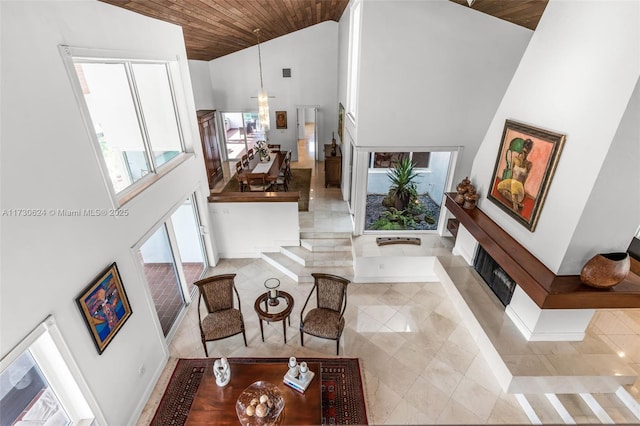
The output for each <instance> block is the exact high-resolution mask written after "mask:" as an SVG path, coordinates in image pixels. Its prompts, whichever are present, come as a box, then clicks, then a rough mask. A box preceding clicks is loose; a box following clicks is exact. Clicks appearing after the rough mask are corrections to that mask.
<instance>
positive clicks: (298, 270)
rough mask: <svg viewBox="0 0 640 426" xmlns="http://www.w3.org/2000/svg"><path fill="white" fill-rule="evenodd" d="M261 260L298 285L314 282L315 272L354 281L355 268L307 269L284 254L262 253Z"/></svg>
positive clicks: (318, 267)
mask: <svg viewBox="0 0 640 426" xmlns="http://www.w3.org/2000/svg"><path fill="white" fill-rule="evenodd" d="M261 258H262V259H263V260H264V261H265V262H267V263H269V264H270V265H271V266H273V267H274V268H276V269H277V270H279V271H280V272H282V273H284V274H285V275H287V276H288V277H289V278H291V279H292V280H294V281H296V282H298V283H310V282H313V277H312V276H311V273H313V272H321V273H326V274H333V275H338V276H341V277H344V278H347V279H349V280H353V266H313V267H305V266H303V265H301V264H300V263H298V262H296V261H294V260H293V259H291V258H290V257H288V256H286V255H285V254H283V253H262V254H261Z"/></svg>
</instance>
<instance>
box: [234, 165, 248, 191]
mask: <svg viewBox="0 0 640 426" xmlns="http://www.w3.org/2000/svg"><path fill="white" fill-rule="evenodd" d="M236 180H237V181H238V187H239V188H240V192H244V190H245V189H246V187H247V177H246V175H245V173H244V169H243V168H242V163H241V162H240V161H238V162H237V163H236Z"/></svg>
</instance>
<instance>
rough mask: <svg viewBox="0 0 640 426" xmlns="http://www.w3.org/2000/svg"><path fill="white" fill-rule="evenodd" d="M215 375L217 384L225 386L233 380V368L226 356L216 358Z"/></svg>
mask: <svg viewBox="0 0 640 426" xmlns="http://www.w3.org/2000/svg"><path fill="white" fill-rule="evenodd" d="M213 375H214V376H215V378H216V385H218V386H220V387H223V386H226V385H227V384H229V381H230V380H231V369H229V363H228V362H227V359H226V358H224V357H223V358H220V359H216V360H215V362H214V363H213Z"/></svg>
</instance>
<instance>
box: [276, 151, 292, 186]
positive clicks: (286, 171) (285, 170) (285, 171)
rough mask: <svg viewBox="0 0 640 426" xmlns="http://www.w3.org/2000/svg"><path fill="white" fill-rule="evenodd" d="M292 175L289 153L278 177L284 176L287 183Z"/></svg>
mask: <svg viewBox="0 0 640 426" xmlns="http://www.w3.org/2000/svg"><path fill="white" fill-rule="evenodd" d="M289 152H291V151H289ZM291 176H292V175H291V156H290V155H287V156H285V157H284V162H283V163H282V167H281V168H280V172H279V173H278V177H284V178H285V180H286V181H287V183H289V182H291Z"/></svg>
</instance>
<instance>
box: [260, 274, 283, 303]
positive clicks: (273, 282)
mask: <svg viewBox="0 0 640 426" xmlns="http://www.w3.org/2000/svg"><path fill="white" fill-rule="evenodd" d="M264 286H265V287H266V288H267V290H269V297H268V298H267V301H268V302H267V303H269V306H278V304H279V303H280V301H278V287H280V280H279V279H277V278H268V279H267V280H266V281H265V282H264Z"/></svg>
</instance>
